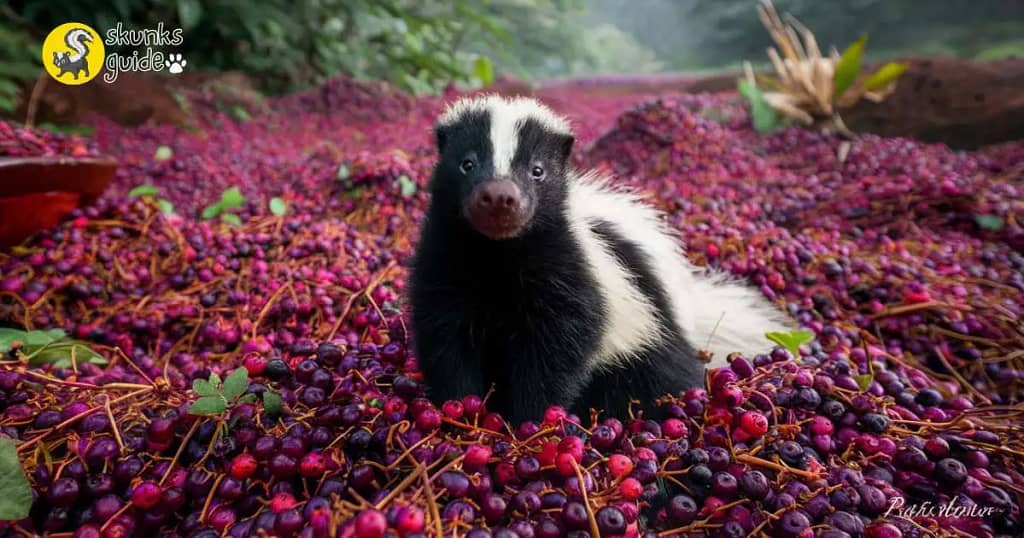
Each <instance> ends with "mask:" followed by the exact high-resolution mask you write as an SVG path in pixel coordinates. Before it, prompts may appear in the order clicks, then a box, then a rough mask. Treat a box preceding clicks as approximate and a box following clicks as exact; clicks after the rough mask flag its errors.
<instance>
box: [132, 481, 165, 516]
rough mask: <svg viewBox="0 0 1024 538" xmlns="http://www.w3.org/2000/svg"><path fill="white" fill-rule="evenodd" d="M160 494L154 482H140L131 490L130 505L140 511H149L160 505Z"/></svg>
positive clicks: (158, 487)
mask: <svg viewBox="0 0 1024 538" xmlns="http://www.w3.org/2000/svg"><path fill="white" fill-rule="evenodd" d="M162 493H163V492H162V491H161V490H160V486H159V485H157V483H156V482H142V483H141V484H139V485H137V486H135V489H133V490H132V504H133V505H134V506H136V507H138V508H140V509H142V510H149V509H150V508H153V507H154V506H156V505H157V504H159V503H160V497H161V494H162Z"/></svg>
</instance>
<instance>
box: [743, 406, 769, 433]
mask: <svg viewBox="0 0 1024 538" xmlns="http://www.w3.org/2000/svg"><path fill="white" fill-rule="evenodd" d="M740 428H742V429H743V431H745V432H747V434H748V435H750V436H751V437H761V436H762V435H764V434H766V433H768V419H767V418H765V416H764V415H762V414H761V413H758V412H757V411H747V412H745V413H743V414H742V415H740Z"/></svg>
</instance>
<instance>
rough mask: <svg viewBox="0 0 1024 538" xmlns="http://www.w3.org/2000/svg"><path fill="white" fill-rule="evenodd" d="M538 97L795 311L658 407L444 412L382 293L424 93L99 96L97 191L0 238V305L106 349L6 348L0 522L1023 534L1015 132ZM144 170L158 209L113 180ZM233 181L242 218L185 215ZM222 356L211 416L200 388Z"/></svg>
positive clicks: (421, 162)
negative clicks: (152, 105)
mask: <svg viewBox="0 0 1024 538" xmlns="http://www.w3.org/2000/svg"><path fill="white" fill-rule="evenodd" d="M449 97H451V96H449ZM541 97H542V98H545V97H548V100H549V102H550V103H551V104H552V105H553V106H555V108H557V109H558V110H560V111H562V112H565V113H566V114H568V115H569V116H570V118H571V119H572V120H573V122H574V124H575V125H576V126H577V134H578V138H579V141H580V142H579V146H578V147H579V151H577V154H576V159H577V162H578V164H580V165H581V166H588V167H598V168H603V169H606V170H609V171H611V172H613V173H615V174H617V175H618V177H620V178H621V181H623V182H628V183H629V184H630V185H632V186H633V187H635V188H637V189H639V190H641V191H642V192H643V193H645V195H647V196H649V199H650V200H651V201H652V203H655V204H657V205H658V206H659V207H661V208H662V209H663V210H665V211H666V212H667V214H668V219H669V222H670V224H671V225H672V226H674V227H675V228H676V229H677V230H678V231H679V233H680V235H681V237H682V239H683V240H685V242H686V244H687V246H688V253H689V255H690V257H691V258H692V259H693V260H694V261H695V262H697V263H699V264H706V265H709V266H712V267H715V268H718V269H720V270H725V271H728V272H731V273H733V274H735V275H737V276H740V277H743V278H748V279H750V280H751V281H752V283H753V285H754V286H757V287H759V288H760V289H761V290H762V291H763V292H764V293H765V295H767V296H768V297H770V298H772V299H773V300H775V301H776V302H777V303H778V304H779V305H780V307H782V308H785V309H787V311H788V312H789V313H790V314H791V315H792V316H793V317H794V318H795V319H796V320H798V321H799V322H800V323H801V324H802V325H803V326H804V327H806V328H808V329H810V330H812V331H813V332H814V333H815V335H816V339H815V340H814V341H811V342H808V343H805V344H804V345H802V346H801V347H799V348H798V349H793V350H790V349H786V348H784V347H776V348H774V349H771V348H770V345H769V344H768V343H767V341H766V346H765V347H766V353H765V354H763V355H757V356H749V357H744V356H740V355H734V356H731V357H730V363H729V366H728V367H725V368H721V369H718V370H715V371H712V372H711V373H709V376H708V382H707V386H706V387H704V388H702V389H693V390H689V391H686V392H684V393H681V394H677V395H675V396H666V397H665V398H664V399H663V400H661V401H660V402H659V405H658V406H657V412H656V413H654V414H653V415H648V416H640V415H633V416H620V417H609V416H607V415H606V414H603V413H595V414H594V415H593V416H586V417H578V416H573V415H571V414H568V413H567V412H566V411H565V410H563V409H561V408H558V407H553V408H550V409H548V410H547V412H546V413H545V415H544V416H543V417H537V419H536V421H531V422H525V423H522V424H510V423H508V422H507V421H506V420H505V419H504V418H503V417H501V416H500V415H498V414H496V413H493V412H490V411H489V410H488V408H487V395H486V394H483V395H470V396H467V397H465V398H463V399H462V400H459V401H449V402H444V403H443V404H442V405H440V406H437V405H434V404H433V403H431V402H430V401H429V400H427V399H425V398H424V387H423V386H422V384H421V383H420V381H419V380H420V377H419V373H418V372H417V370H416V360H415V357H414V356H412V354H411V353H410V350H409V348H408V340H409V336H410V335H408V334H407V331H406V325H405V323H404V319H403V315H402V312H403V307H404V304H403V301H402V297H403V294H404V293H405V277H406V264H407V262H408V259H409V256H410V253H411V252H412V248H413V245H414V243H415V240H416V230H417V226H418V224H419V222H420V220H421V219H422V215H423V212H424V209H425V207H426V203H427V197H426V193H425V190H426V188H425V187H426V185H427V183H428V181H429V174H430V169H431V165H432V159H433V148H432V141H431V140H430V128H429V127H430V122H431V121H432V119H433V117H434V115H436V114H437V112H438V111H439V110H440V107H441V105H442V101H441V100H440V99H437V98H411V97H408V96H403V95H401V94H396V93H395V92H393V91H391V90H387V89H385V88H382V87H380V86H378V85H376V84H361V83H357V82H353V81H350V80H343V79H341V80H337V81H331V82H330V83H328V84H327V85H326V86H325V87H324V88H320V89H317V90H313V91H310V92H306V93H304V94H301V95H295V96H286V97H283V98H281V99H279V100H274V101H270V102H268V103H267V106H266V111H265V112H263V113H261V114H257V115H254V116H253V117H252V118H250V119H244V120H243V119H239V118H237V117H235V116H232V115H231V114H230V113H228V112H224V111H220V110H218V109H217V107H214V106H207V107H196V110H201V111H202V113H201V114H200V115H199V116H198V117H196V118H195V125H192V126H190V127H189V128H176V127H170V126H142V127H137V128H125V127H120V126H116V125H112V124H110V123H108V122H104V121H101V120H98V121H97V125H96V134H95V137H94V139H93V142H91V143H93V144H96V145H98V147H102V148H103V149H104V151H105V152H107V153H109V154H111V155H113V156H115V157H117V158H118V159H119V160H120V162H121V168H120V170H119V172H118V176H117V178H116V180H115V185H114V187H113V188H112V190H111V191H110V192H109V193H108V195H107V196H105V197H104V198H103V199H102V200H101V201H100V203H99V204H98V205H97V206H95V207H91V208H87V209H83V210H81V211H79V212H77V213H75V214H74V215H72V216H71V218H69V219H68V220H67V221H66V222H65V223H63V224H62V225H60V226H59V227H57V228H56V229H53V230H48V231H46V232H43V233H41V234H39V235H38V236H36V237H34V238H33V239H31V240H30V241H29V242H27V243H26V244H24V245H22V246H20V247H17V248H15V249H11V250H9V251H6V252H2V253H0V323H2V324H3V325H12V326H18V327H25V328H28V329H49V328H61V329H63V330H64V331H66V332H67V333H68V335H69V336H72V337H74V338H78V339H81V340H85V341H87V342H89V343H90V344H91V345H92V346H93V347H94V348H95V349H96V350H97V351H98V352H99V353H100V354H101V355H103V356H104V357H106V358H107V359H108V361H109V362H108V364H106V365H103V366H100V365H96V364H91V363H80V362H75V361H72V364H71V366H70V367H68V368H56V367H55V366H54V365H53V364H49V363H45V362H39V361H29V360H28V359H27V358H25V357H23V356H19V355H18V354H17V353H16V352H9V353H8V354H7V355H6V356H4V357H3V360H0V435H2V436H3V437H7V438H11V439H14V440H15V441H16V442H17V453H18V456H19V460H20V461H21V463H22V466H23V467H24V469H25V471H26V473H27V475H28V479H29V481H30V483H31V485H32V490H33V504H32V509H31V512H30V514H29V516H28V517H27V518H25V519H23V520H21V521H16V522H3V523H0V534H4V533H9V534H11V535H26V534H27V535H31V534H42V533H52V534H56V533H65V534H64V535H71V536H74V537H81V538H84V537H113V536H178V537H207V536H209V537H218V536H232V537H242V536H261V535H262V536H282V537H288V536H302V537H338V536H341V537H356V538H382V537H385V536H396V537H402V538H415V537H418V536H440V535H445V536H449V535H459V536H467V537H471V538H485V537H516V536H518V537H521V538H529V537H544V538H547V537H557V536H573V537H578V538H583V537H591V538H597V537H598V536H601V537H617V536H624V537H638V536H645V537H647V536H650V537H653V536H680V537H683V536H707V535H711V536H721V537H740V536H758V535H769V536H778V537H787V538H789V537H800V538H808V537H811V536H824V537H828V538H847V537H859V536H867V537H871V538H894V537H900V536H907V537H917V536H930V535H934V534H940V535H941V534H946V535H959V536H965V535H969V536H1020V535H1021V534H1022V533H1024V523H1022V521H1024V520H1022V514H1021V502H1020V500H1021V495H1024V431H1022V429H1021V428H1020V424H1021V420H1022V417H1024V407H1022V405H1021V404H1020V403H1019V402H1020V400H1021V398H1022V396H1024V380H1022V379H1021V376H1022V375H1024V374H1021V372H1024V364H1022V363H1021V357H1020V356H1019V353H1015V352H1016V350H1019V349H1020V348H1021V347H1022V344H1024V342H1022V339H1024V337H1022V336H1021V332H1020V326H1019V322H1018V321H1017V320H1018V319H1019V315H1020V313H1021V310H1022V303H1024V277H1022V271H1024V257H1021V256H1020V254H1019V253H1018V252H1017V251H1016V250H1015V248H1016V247H1015V246H1014V245H1016V243H1015V241H1017V240H1018V238H1019V237H1020V228H1019V224H1017V220H1016V215H1019V214H1020V208H1021V199H1020V193H1019V187H1017V185H1019V182H1020V179H1021V177H1022V175H1021V174H1022V173H1024V171H1022V169H1021V166H1020V162H1021V161H1020V159H1021V155H1024V143H1018V144H1007V145H1004V146H1000V147H997V148H989V149H986V150H982V151H978V152H973V153H962V152H952V151H950V150H948V149H947V148H944V147H942V146H935V145H925V144H920V143H916V142H913V141H909V140H900V139H882V138H877V137H872V136H864V137H861V138H858V139H857V140H854V141H852V142H851V143H850V144H849V146H848V147H845V145H844V143H843V141H842V140H840V139H838V138H835V137H832V136H826V135H821V134H818V133H815V132H811V131H808V130H805V129H801V128H796V127H790V128H786V129H783V130H781V131H779V132H777V133H774V134H771V135H768V136H762V135H759V134H757V133H756V132H754V131H753V129H752V128H751V126H750V120H749V117H748V116H747V114H746V112H745V110H744V108H743V106H742V103H741V101H740V100H739V99H738V98H737V97H736V96H735V95H729V94H726V95H722V96H714V97H712V96H703V95H702V96H667V97H664V98H661V99H657V100H650V99H648V96H636V95H634V96H622V97H607V96H593V97H588V96H585V95H584V96H566V95H564V94H552V95H550V96H545V95H541ZM210 98H211V97H210V96H207V95H196V96H193V99H196V100H197V102H198V101H201V100H203V99H210ZM638 102H643V103H644V104H642V105H641V106H635V105H636V104H637V103H638ZM368 111H373V113H372V114H368V113H367V112H368ZM26 133H27V134H26ZM46 136H48V135H43V134H41V133H39V132H36V131H25V130H23V129H18V128H14V127H12V126H10V125H9V124H0V148H8V147H15V146H17V147H24V146H23V145H19V144H20V143H15V142H12V141H14V140H21V139H30V140H31V139H38V140H41V141H42V142H41V144H43V146H41V147H40V148H38V149H35V150H33V151H34V152H35V153H38V154H45V153H47V152H57V153H61V152H63V150H61V149H60V148H61V146H60V144H61V143H60V142H56V141H54V140H56V139H50V138H46ZM33 137H36V138H33ZM47 144H52V145H50V146H48V145H47ZM85 144H86V146H88V144H89V143H85ZM162 146H166V147H167V148H168V149H169V152H168V151H167V150H161V147H162ZM4 151H7V150H4ZM141 184H149V185H153V186H154V187H156V188H157V189H159V197H161V198H164V199H166V200H167V201H169V202H171V203H172V204H173V205H174V213H173V214H165V213H163V212H161V211H160V209H159V208H158V206H157V205H156V204H155V203H154V200H151V199H143V198H131V197H129V196H128V195H127V194H128V192H129V191H130V190H131V189H132V188H134V187H137V186H138V185H141ZM233 186H236V187H238V188H239V190H240V191H241V192H242V193H243V194H244V197H245V201H244V203H243V204H242V206H241V207H239V208H237V210H236V213H235V214H236V215H237V216H238V217H239V220H240V222H241V224H240V225H238V224H232V223H230V222H228V221H221V220H219V219H204V218H203V210H204V208H205V207H206V206H208V205H209V204H211V203H213V202H215V201H216V200H217V198H218V197H219V196H220V195H221V193H222V192H223V191H224V190H225V189H227V188H229V187H233ZM273 197H281V198H283V199H284V202H285V203H286V207H287V210H286V212H285V213H284V214H283V215H281V214H275V213H272V212H271V211H270V209H269V208H268V202H269V200H270V199H271V198H273ZM979 216H982V217H985V218H980V219H979V218H978V217H979ZM997 222H999V223H1002V226H997V225H996V223H997ZM240 367H241V368H244V369H245V374H246V377H247V381H246V385H245V386H244V387H242V390H241V393H240V394H238V395H237V397H232V398H229V399H227V400H225V405H224V409H223V411H222V412H213V413H202V414H200V413H195V414H194V413H193V412H190V411H194V410H193V408H192V406H193V405H194V404H195V402H196V401H197V400H198V399H199V398H200V397H201V396H203V397H206V396H205V394H199V393H198V392H197V391H205V390H209V389H208V385H209V383H211V380H216V379H218V378H219V379H227V378H228V377H229V376H230V374H231V373H232V372H233V371H235V370H236V369H237V368H240ZM197 381H198V383H197ZM212 383H213V384H214V385H216V384H217V383H216V381H212ZM204 387H207V388H204ZM225 390H226V383H225ZM277 397H279V399H280V401H279V402H278V403H274V401H275V398H277ZM926 502H927V503H930V504H929V506H933V507H936V508H935V509H934V510H933V511H931V512H929V513H927V514H921V513H915V514H909V513H906V512H901V511H900V508H899V507H901V506H905V507H911V506H913V505H915V504H916V505H918V506H920V505H922V504H923V503H926Z"/></svg>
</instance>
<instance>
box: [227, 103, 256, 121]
mask: <svg viewBox="0 0 1024 538" xmlns="http://www.w3.org/2000/svg"><path fill="white" fill-rule="evenodd" d="M231 115H232V116H234V117H235V119H237V120H239V121H249V120H251V119H252V115H250V114H249V111H248V110H246V109H245V107H243V106H242V105H235V106H234V107H232V108H231Z"/></svg>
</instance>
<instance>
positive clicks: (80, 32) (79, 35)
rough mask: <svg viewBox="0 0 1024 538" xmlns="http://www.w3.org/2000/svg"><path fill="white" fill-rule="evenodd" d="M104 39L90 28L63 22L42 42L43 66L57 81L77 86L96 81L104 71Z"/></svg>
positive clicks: (76, 23) (75, 23) (78, 23)
mask: <svg viewBox="0 0 1024 538" xmlns="http://www.w3.org/2000/svg"><path fill="white" fill-rule="evenodd" d="M104 57H105V54H104V49H103V40H102V39H100V35H99V34H98V33H96V30H93V29H92V28H91V27H90V26H88V25H86V24H82V23H80V22H67V23H64V24H62V25H60V26H58V27H56V28H54V29H53V31H52V32H50V34H49V35H47V36H46V40H45V41H43V66H45V68H46V72H47V73H49V74H50V76H51V77H53V79H54V80H56V81H57V82H60V83H62V84H68V85H71V86H77V85H79V84H85V83H86V82H89V81H90V80H92V79H94V78H96V75H98V74H99V73H100V71H101V70H103V61H104Z"/></svg>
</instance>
